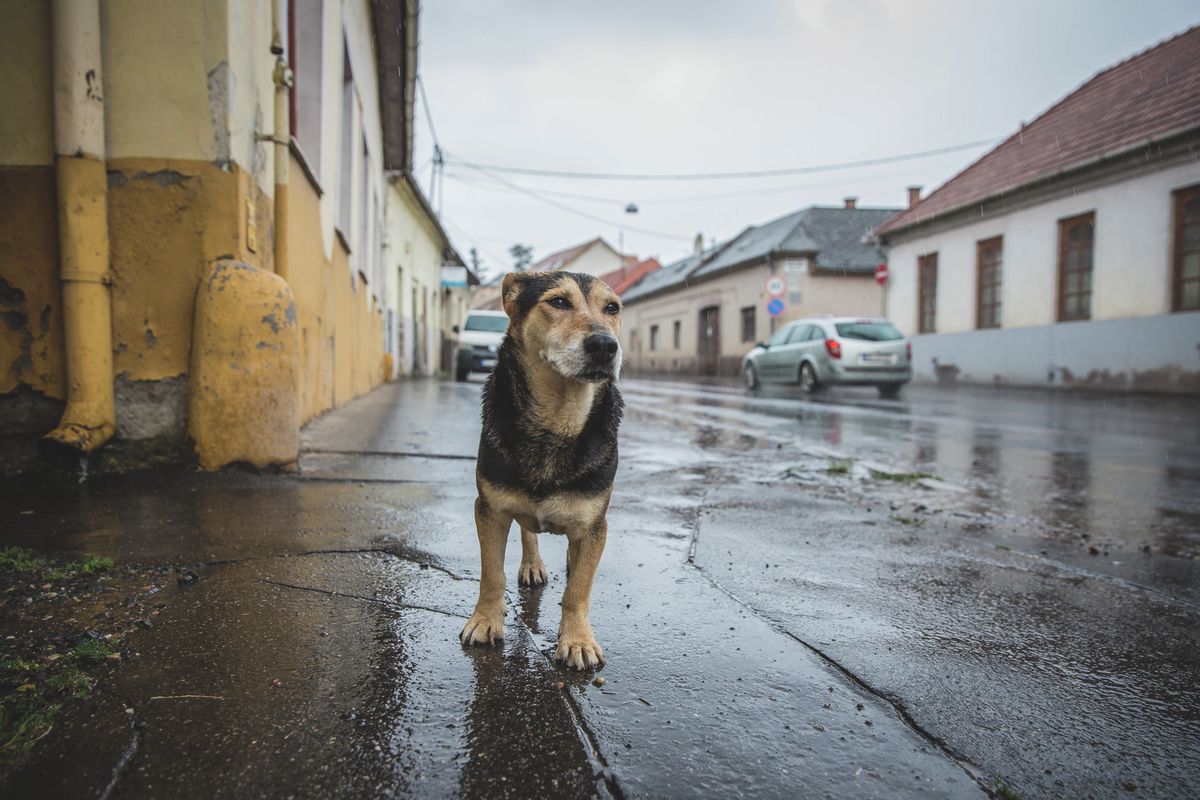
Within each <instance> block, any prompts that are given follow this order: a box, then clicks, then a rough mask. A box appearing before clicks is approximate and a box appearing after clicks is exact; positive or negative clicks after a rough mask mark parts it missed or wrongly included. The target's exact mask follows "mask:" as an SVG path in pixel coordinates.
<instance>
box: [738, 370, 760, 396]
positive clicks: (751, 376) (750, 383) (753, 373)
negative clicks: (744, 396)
mask: <svg viewBox="0 0 1200 800" xmlns="http://www.w3.org/2000/svg"><path fill="white" fill-rule="evenodd" d="M742 381H743V382H744V383H745V384H746V388H747V389H749V390H750V391H752V392H753V391H756V390H757V389H758V387H759V386H760V385H761V384H760V383H759V382H758V370H756V369H755V368H754V365H753V364H747V365H746V367H745V369H743V370H742Z"/></svg>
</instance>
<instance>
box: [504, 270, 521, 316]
mask: <svg viewBox="0 0 1200 800" xmlns="http://www.w3.org/2000/svg"><path fill="white" fill-rule="evenodd" d="M520 293H521V273H519V272H510V273H508V274H507V275H505V276H504V280H503V281H502V282H501V283H500V302H501V303H502V304H503V305H504V313H505V314H508V318H509V319H516V317H517V296H518V295H519V294H520Z"/></svg>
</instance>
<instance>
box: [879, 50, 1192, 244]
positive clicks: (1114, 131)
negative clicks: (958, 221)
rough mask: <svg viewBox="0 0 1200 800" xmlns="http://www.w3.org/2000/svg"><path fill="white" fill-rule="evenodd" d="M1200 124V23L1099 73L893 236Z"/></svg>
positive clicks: (884, 228) (933, 197)
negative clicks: (1033, 182)
mask: <svg viewBox="0 0 1200 800" xmlns="http://www.w3.org/2000/svg"><path fill="white" fill-rule="evenodd" d="M1196 125H1200V26H1196V27H1192V28H1189V29H1188V30H1186V31H1184V32H1183V33H1181V34H1179V35H1178V36H1175V37H1173V38H1171V39H1168V40H1166V41H1164V42H1162V43H1161V44H1158V45H1156V46H1154V47H1152V48H1150V49H1149V50H1145V51H1143V52H1141V53H1139V54H1137V55H1135V56H1133V57H1131V58H1128V59H1126V60H1125V61H1122V62H1121V63H1119V64H1116V65H1115V66H1112V67H1109V68H1108V69H1106V70H1104V71H1103V72H1100V73H1098V74H1097V75H1096V76H1095V77H1093V78H1092V79H1091V80H1089V81H1088V82H1087V83H1085V84H1083V85H1082V86H1080V87H1079V88H1078V89H1076V90H1075V91H1074V92H1072V93H1071V94H1069V95H1067V96H1066V97H1064V98H1063V99H1062V100H1060V101H1059V102H1058V103H1056V104H1055V105H1053V106H1051V107H1050V108H1049V109H1048V110H1047V111H1046V112H1045V113H1043V114H1042V115H1041V116H1040V117H1038V118H1037V119H1035V120H1034V121H1033V122H1031V123H1029V124H1028V125H1025V126H1023V127H1022V128H1021V129H1020V130H1018V131H1017V132H1016V133H1014V134H1013V135H1012V136H1010V137H1009V138H1008V139H1006V140H1005V141H1004V142H1002V143H1001V144H999V145H997V146H996V148H995V149H993V150H992V151H991V152H989V153H987V154H986V155H985V156H983V157H982V158H980V159H979V160H978V161H976V162H975V163H973V164H971V165H970V166H969V167H967V168H966V169H964V170H963V171H962V172H960V173H959V174H957V175H955V176H954V177H953V178H951V179H950V180H949V181H947V182H946V183H944V184H943V185H942V186H941V187H940V188H938V189H937V190H936V191H935V192H933V193H932V194H930V195H929V196H928V197H926V198H925V199H924V200H921V201H920V202H919V203H917V205H915V206H913V207H911V208H909V209H906V210H904V211H902V212H900V213H899V214H897V215H896V216H894V217H892V218H891V219H890V220H888V221H887V222H885V223H884V224H883V225H881V226H880V227H879V228H878V229H877V230H876V233H887V232H889V231H895V230H898V229H900V228H906V227H908V226H910V225H915V224H917V223H919V222H924V221H926V220H929V219H932V218H933V217H937V216H941V215H942V214H945V213H948V212H950V211H954V210H957V209H960V208H963V207H964V206H969V205H971V204H973V203H977V202H979V201H981V200H983V199H984V198H987V197H991V196H993V195H996V194H999V193H1002V192H1004V191H1008V190H1012V189H1015V188H1017V187H1019V186H1022V185H1024V184H1027V183H1030V182H1032V181H1035V180H1037V179H1039V178H1045V177H1048V176H1050V175H1053V174H1055V173H1057V172H1061V171H1063V170H1066V169H1070V168H1071V167H1077V166H1082V165H1083V164H1085V163H1086V162H1089V161H1092V160H1094V159H1097V158H1101V157H1103V156H1106V155H1113V154H1115V153H1117V152H1119V151H1121V150H1124V149H1126V148H1130V147H1135V146H1137V145H1141V144H1145V143H1147V142H1148V141H1150V140H1153V139H1157V138H1161V137H1163V136H1165V135H1167V134H1171V133H1174V132H1178V131H1182V130H1184V129H1187V128H1191V127H1193V126H1196Z"/></svg>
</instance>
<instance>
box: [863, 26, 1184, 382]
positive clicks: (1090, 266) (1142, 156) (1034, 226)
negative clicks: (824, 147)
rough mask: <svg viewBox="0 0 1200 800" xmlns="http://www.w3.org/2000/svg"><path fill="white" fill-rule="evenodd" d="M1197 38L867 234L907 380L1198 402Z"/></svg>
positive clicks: (1089, 88)
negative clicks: (908, 338)
mask: <svg viewBox="0 0 1200 800" xmlns="http://www.w3.org/2000/svg"><path fill="white" fill-rule="evenodd" d="M1198 85H1200V28H1193V29H1191V30H1189V31H1187V32H1185V33H1184V34H1181V35H1180V36H1178V37H1175V38H1174V39H1171V40H1169V41H1167V42H1164V43H1162V44H1160V45H1158V46H1157V47H1154V48H1152V49H1150V50H1148V51H1146V52H1144V53H1141V54H1139V55H1137V56H1134V57H1133V58H1131V59H1129V60H1127V61H1125V62H1122V63H1121V64H1118V65H1117V66H1115V67H1113V68H1111V69H1109V70H1106V71H1104V72H1101V73H1100V74H1098V75H1097V76H1095V77H1094V78H1092V79H1091V80H1089V81H1088V82H1087V83H1085V84H1084V85H1083V86H1081V87H1080V88H1079V89H1077V90H1076V91H1075V92H1073V93H1071V94H1070V95H1068V96H1067V97H1066V98H1064V99H1063V100H1062V101H1060V102H1059V103H1057V104H1055V105H1054V106H1053V107H1051V108H1050V109H1049V110H1047V111H1046V112H1045V113H1044V114H1043V115H1041V116H1040V117H1038V118H1037V119H1035V120H1034V121H1033V122H1031V123H1029V124H1028V125H1025V126H1023V127H1022V128H1021V129H1020V130H1019V131H1018V132H1017V133H1015V134H1013V136H1012V137H1010V138H1009V139H1007V140H1006V141H1004V142H1003V143H1001V144H1000V145H999V146H997V147H996V148H995V149H994V150H993V151H991V152H990V153H988V154H986V155H985V156H983V157H982V158H981V159H980V160H979V161H977V162H975V163H974V164H972V165H971V166H969V167H968V168H967V169H966V170H964V171H963V172H961V173H959V174H958V175H957V176H955V177H954V178H953V179H951V180H950V181H949V182H947V183H946V184H945V185H943V186H942V187H940V188H939V189H938V190H937V191H935V192H934V193H932V194H931V195H929V196H928V197H927V198H925V199H924V200H920V201H919V202H916V203H914V204H913V205H911V206H910V207H909V208H908V209H906V210H905V211H904V212H902V213H901V214H899V215H897V216H896V217H895V218H893V219H892V220H889V221H888V222H887V223H885V224H884V225H883V226H881V227H880V229H879V231H878V232H877V235H878V236H879V237H880V238H881V240H882V241H883V242H885V243H886V245H887V246H888V248H889V259H888V264H889V272H890V282H889V286H888V296H887V304H888V316H889V317H890V318H891V319H892V320H893V321H894V322H896V324H897V325H899V326H900V327H901V328H902V329H903V330H906V331H909V332H912V333H913V334H915V337H914V339H913V366H914V370H915V372H916V377H917V378H918V379H925V380H938V381H940V382H942V383H943V384H946V383H954V382H958V381H963V382H976V383H1001V384H1018V385H1034V386H1092V387H1103V388H1136V389H1150V390H1177V391H1198V390H1200V349H1198V348H1200V314H1197V313H1196V312H1197V311H1200V162H1198V161H1197V159H1196V153H1197V152H1200V92H1197V91H1196V89H1195V87H1196V86H1198Z"/></svg>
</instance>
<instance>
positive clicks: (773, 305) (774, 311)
mask: <svg viewBox="0 0 1200 800" xmlns="http://www.w3.org/2000/svg"><path fill="white" fill-rule="evenodd" d="M767 313H768V314H770V315H771V316H772V317H778V316H779V315H780V314H782V313H783V301H782V300H780V299H779V298H778V297H774V298H772V299H771V302H769V303H767Z"/></svg>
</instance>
